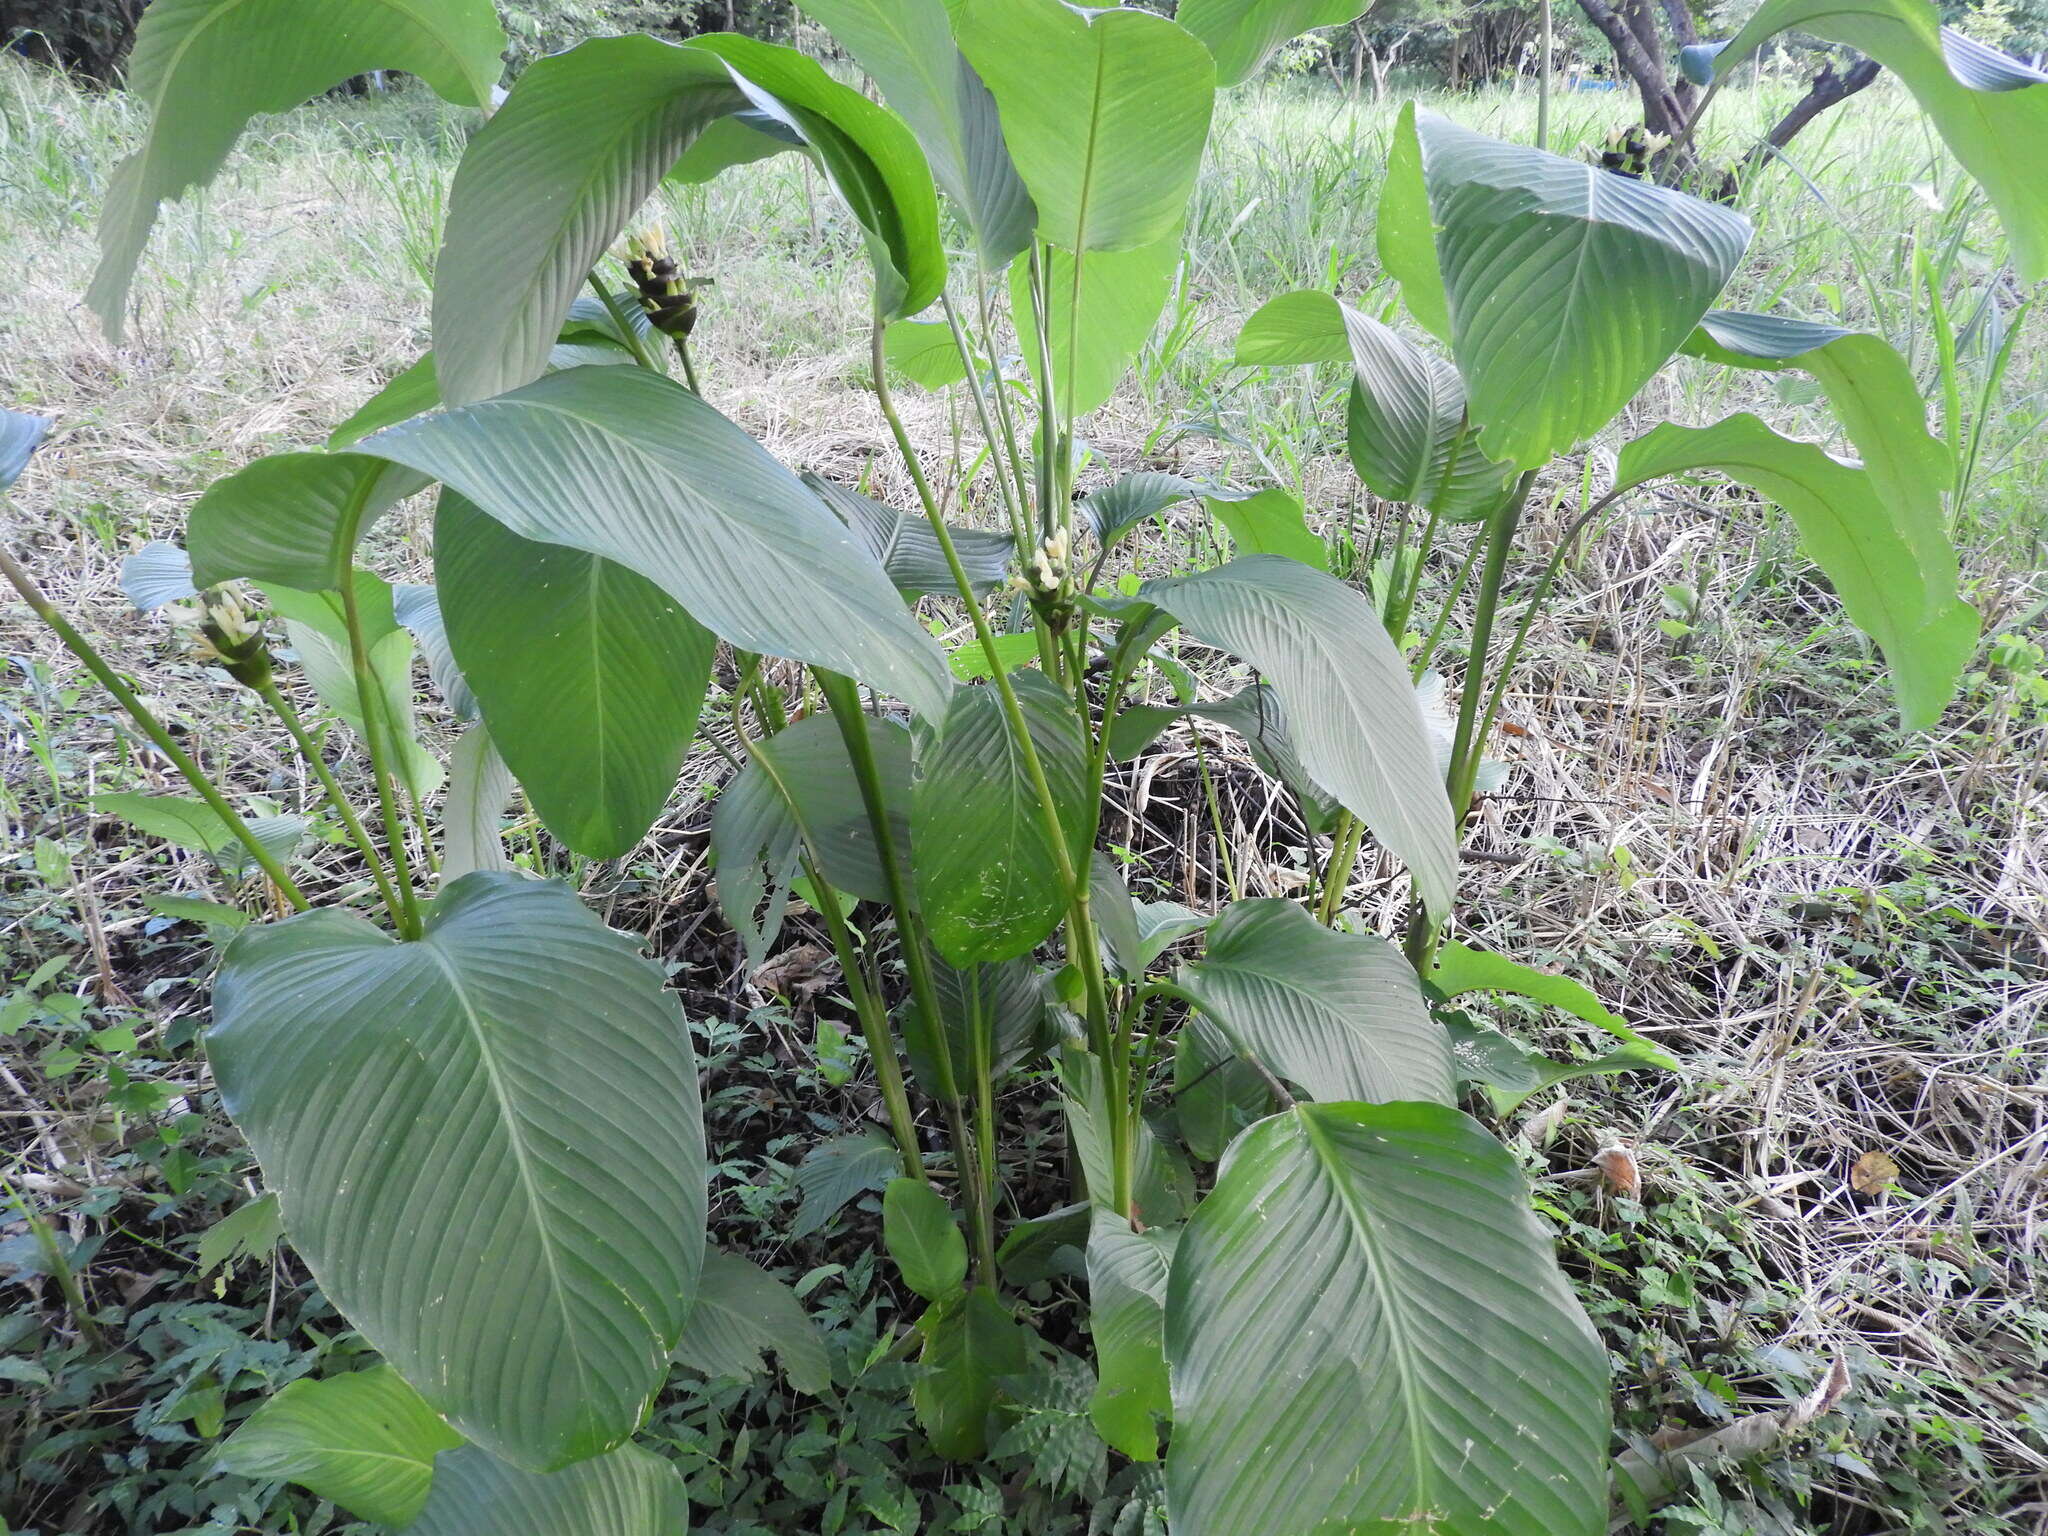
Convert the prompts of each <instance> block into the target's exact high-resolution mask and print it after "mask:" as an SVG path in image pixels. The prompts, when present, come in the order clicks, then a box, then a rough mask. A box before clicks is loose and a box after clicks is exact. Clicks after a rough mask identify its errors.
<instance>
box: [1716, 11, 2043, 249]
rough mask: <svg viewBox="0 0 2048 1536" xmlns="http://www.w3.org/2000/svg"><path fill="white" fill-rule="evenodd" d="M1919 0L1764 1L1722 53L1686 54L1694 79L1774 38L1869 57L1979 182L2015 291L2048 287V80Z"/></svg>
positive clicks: (1724, 67) (1718, 70) (1720, 68)
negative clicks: (1817, 41) (2046, 165)
mask: <svg viewBox="0 0 2048 1536" xmlns="http://www.w3.org/2000/svg"><path fill="white" fill-rule="evenodd" d="M1941 16H1942V13H1941V11H1940V10H1939V9H1938V8H1937V7H1935V6H1932V5H1928V4H1926V3H1925V0H1849V3H1842V0H1767V3H1766V4H1764V5H1762V6H1759V7H1758V8H1757V10H1756V11H1755V13H1754V14H1752V15H1751V16H1750V18H1749V22H1748V24H1747V25H1745V26H1744V27H1743V29H1742V30H1741V31H1740V32H1738V33H1736V34H1735V36H1734V37H1733V38H1731V39H1729V41H1728V42H1726V43H1725V44H1720V45H1714V44H1702V45H1700V46H1698V47H1694V48H1688V49H1687V50H1685V51H1686V54H1687V55H1688V57H1687V60H1686V62H1687V63H1688V64H1689V65H1690V66H1691V67H1692V73H1694V74H1695V75H1696V76H1698V77H1700V78H1702V79H1711V78H1712V76H1713V75H1715V74H1717V73H1723V72H1726V71H1728V70H1732V69H1734V68H1735V67H1736V66H1738V65H1740V64H1741V63H1743V62H1744V61H1745V60H1747V59H1748V58H1749V57H1750V56H1751V55H1752V54H1754V53H1755V52H1756V51H1757V49H1759V48H1760V47H1762V46H1763V44H1764V43H1765V42H1766V41H1767V40H1768V39H1770V38H1772V37H1774V36H1776V35H1777V34H1778V33H1780V32H1789V31H1797V32H1805V33H1808V34H1809V35H1811V36H1814V37H1818V38H1824V39H1825V40H1826V41H1828V42H1831V43H1840V44H1842V45H1843V46H1845V47H1849V48H1854V49H1855V50H1856V51H1857V52H1859V53H1865V54H1868V55H1869V56H1870V57H1871V58H1873V59H1875V60H1877V62H1878V63H1880V64H1882V65H1883V66H1884V67H1885V68H1886V69H1888V70H1890V71H1891V72H1892V73H1893V74H1895V75H1897V76H1898V77H1899V79H1901V80H1902V81H1904V82H1905V85H1906V89H1907V90H1909V91H1911V92H1912V93H1913V98H1914V100H1916V101H1918V102H1919V103H1920V110H1921V111H1923V112H1925V113H1926V114H1927V116H1928V118H1929V119H1930V120H1931V121H1932V122H1933V124H1934V127H1935V131H1936V132H1938V133H1939V134H1940V135H1941V137H1942V140H1943V142H1944V143H1946V144H1947V145H1948V148H1949V152H1950V153H1951V154H1953V155H1954V156H1955V157H1956V159H1957V160H1959V161H1961V162H1962V166H1963V169H1964V170H1966V171H1968V172H1969V173H1970V174H1971V175H1972V176H1974V177H1976V179H1977V184H1978V185H1979V186H1981V187H1983V189H1984V195H1985V196H1986V197H1987V198H1989V199H1990V200H1991V206H1992V207H1993V208H1995V209H1997V210H1998V217H1999V219H2000V221H2001V222H2002V223H2003V224H2004V225H2005V232H2006V238H2007V239H2008V240H2010V241H2011V242H2012V250H2013V265H2014V266H2015V267H2017V268H2018V269H2019V278H2020V282H2021V283H2023V284H2026V283H2037V282H2039V281H2040V280H2041V279H2042V278H2044V277H2048V178H2044V177H2043V176H2042V174H2041V145H2042V143H2043V142H2044V141H2048V75H2044V74H2043V73H2041V71H2040V70H2038V69H2033V68H2029V67H2028V66H2027V65H2025V64H2023V63H2021V62H2020V61H2019V60H2018V59H2016V58H2014V57H2012V56H2011V55H2010V54H2007V53H2002V52H2000V51H1999V50H1998V49H1996V48H1991V47H1987V46H1986V45H1985V44H1983V43H1980V42H1977V41H1975V40H1974V39H1972V38H1968V37H1965V36H1964V35H1963V34H1962V33H1960V32H1958V31H1956V30H1955V28H1953V27H1945V26H1943V25H1942V24H1941Z"/></svg>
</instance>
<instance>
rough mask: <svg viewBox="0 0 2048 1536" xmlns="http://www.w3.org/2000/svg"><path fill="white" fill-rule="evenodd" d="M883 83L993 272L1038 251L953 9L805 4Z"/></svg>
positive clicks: (933, 4) (876, 1)
mask: <svg viewBox="0 0 2048 1536" xmlns="http://www.w3.org/2000/svg"><path fill="white" fill-rule="evenodd" d="M802 9H803V10H805V11H807V12H809V13H810V14H811V15H812V16H814V17H816V18H817V19H818V20H819V21H821V22H823V23H824V24H825V28H826V30H827V31H829V32H830V33H831V34H832V36H833V38H834V40H836V41H837V42H838V43H839V44H840V46H841V47H843V48H845V49H846V51H847V52H848V53H850V54H852V55H853V57H854V59H855V60H856V61H857V62H858V63H859V64H860V67H861V68H862V69H864V70H866V71H867V72H868V73H869V74H870V75H872V76H873V77H874V81H875V84H876V85H878V86H880V87H881V88H882V95H883V97H884V98H885V99H886V100H887V101H888V103H889V105H890V106H892V107H894V108H895V109H896V110H897V112H899V113H900V114H901V115H902V117H903V120H904V121H905V122H906V123H908V124H909V125H910V131H911V132H912V133H914V134H916V135H917V142H918V143H919V144H920V145H922V146H923V147H924V152H925V156H926V158H928V159H929V160H930V161H931V166H932V174H933V175H934V176H935V177H937V178H938V183H939V185H940V186H942V187H944V188H945V189H946V195H947V196H948V197H950V198H952V199H953V202H954V204H955V206H957V207H958V208H959V210H960V216H961V217H962V218H963V219H964V220H965V221H966V223H967V227H968V228H969V229H970V230H971V231H973V234H974V243H975V247H976V249H977V251H978V252H979V253H980V256H981V263H982V265H983V266H984V267H986V268H988V269H990V270H991V271H993V270H995V269H996V268H999V267H1002V266H1005V265H1007V264H1008V262H1009V260H1010V258H1011V257H1013V256H1015V255H1016V254H1017V253H1018V252H1019V251H1021V250H1023V249H1024V247H1025V246H1027V245H1029V244H1030V243H1031V225H1032V218H1033V214H1034V210H1033V208H1032V206H1031V194H1030V193H1029V192H1026V191H1025V190H1024V183H1023V182H1022V181H1021V180H1019V179H1018V176H1017V170H1016V167H1015V166H1013V165H1011V163H1010V152H1009V149H1008V147H1007V146H1006V145H1005V144H1004V143H1003V129H1002V123H1001V122H1000V120H999V119H998V117H997V115H996V104H995V99H994V98H993V97H992V96H990V95H989V93H988V87H987V86H986V85H983V84H982V82H981V76H980V75H978V74H976V73H975V72H974V66H973V65H971V64H969V63H968V62H967V60H966V59H965V58H963V57H962V56H961V53H960V50H959V48H958V46H957V45H956V44H955V43H954V41H953V30H952V22H951V19H950V17H949V16H948V15H947V10H946V0H802Z"/></svg>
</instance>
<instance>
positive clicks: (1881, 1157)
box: [1849, 1152, 1899, 1195]
mask: <svg viewBox="0 0 2048 1536" xmlns="http://www.w3.org/2000/svg"><path fill="white" fill-rule="evenodd" d="M1898 1181H1899V1165H1898V1164H1897V1163H1895V1162H1893V1161H1892V1159H1891V1157H1890V1156H1889V1155H1888V1154H1886V1153H1883V1152H1866V1153H1864V1154H1863V1155H1862V1156H1861V1157H1859V1158H1857V1159H1856V1162H1855V1165H1854V1166H1853V1167H1851V1168H1850V1170H1849V1187H1850V1188H1851V1189H1853V1190H1855V1191H1856V1193H1857V1194H1859V1195H1881V1194H1883V1193H1884V1192H1885V1191H1886V1190H1887V1189H1889V1188H1891V1187H1892V1185H1894V1184H1896V1183H1897V1182H1898Z"/></svg>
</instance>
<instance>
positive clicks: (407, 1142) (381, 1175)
mask: <svg viewBox="0 0 2048 1536" xmlns="http://www.w3.org/2000/svg"><path fill="white" fill-rule="evenodd" d="M206 1039H207V1053H208V1056H209V1058H210V1059H211V1061H212V1063H213V1070H214V1075H215V1077H216V1079H217V1080H218V1082H219V1084H220V1090H221V1098H222V1101H223V1102H224V1103H225V1104H226V1106H227V1109H228V1112H229V1113H230V1114H231V1115H233V1116H234V1119H235V1123H236V1124H237V1125H238V1126H240V1127H241V1129H242V1131H243V1133H244V1134H245V1135H247V1136H248V1138H249V1143H250V1145H251V1146H252V1147H254V1148H255V1151H256V1156H257V1158H258V1159H259V1160H260V1161H261V1163H262V1165H263V1172H264V1179H265V1182H266V1183H267V1184H268V1185H269V1186H270V1187H271V1188H273V1189H275V1190H276V1191H277V1192H278V1195H279V1197H280V1199H281V1200H282V1202H283V1209H284V1219H285V1230H286V1232H287V1233H288V1234H289V1235H290V1238H291V1241H292V1246H293V1247H295V1248H296V1249H297V1250H298V1252H299V1254H300V1256H301V1257H302V1258H304V1259H305V1261H306V1263H307V1265H308V1266H309V1267H310V1268H311V1269H312V1271H313V1274H314V1276H315V1278H316V1279H317V1280H318V1281H319V1283H320V1288H321V1289H322V1290H323V1291H324V1292H326V1294H327V1295H328V1297H329V1298H330V1299H331V1300H332V1301H333V1302H334V1304H335V1306H337V1307H338V1308H339V1309H340V1310H341V1312H342V1313H343V1315H344V1316H346V1317H347V1318H348V1320H349V1321H350V1322H351V1323H352V1324H353V1325H354V1326H355V1327H356V1328H357V1329H358V1330H359V1331H360V1332H361V1333H362V1334H363V1336H364V1337H365V1338H367V1339H369V1340H370V1342H371V1343H372V1344H374V1345H376V1346H377V1348H378V1349H379V1350H380V1351H382V1352H383V1354H384V1355H385V1357H386V1358H387V1359H389V1360H390V1361H391V1363H392V1364H393V1365H395V1366H397V1367H398V1369H399V1371H400V1372H401V1373H402V1374H403V1375H404V1376H405V1378H406V1379H407V1380H408V1381H410V1382H411V1383H412V1384H413V1386H415V1387H416V1388H418V1389H419V1391H420V1394H421V1396H423V1397H424V1398H425V1399H426V1400H427V1401H428V1403H430V1404H431V1405H432V1406H433V1407H434V1408H435V1409H436V1410H437V1411H438V1412H440V1413H442V1414H443V1415H445V1416H446V1417H447V1418H448V1419H449V1420H450V1421H451V1422H453V1423H454V1424H455V1425H456V1427H457V1428H459V1429H460V1430H462V1432H463V1433H464V1434H466V1435H467V1436H468V1437H469V1438H470V1439H471V1440H474V1441H476V1442H477V1443H478V1444H480V1445H483V1446H486V1447H488V1448H489V1449H491V1450H492V1451H493V1452H495V1453H496V1454H498V1455H500V1456H504V1457H506V1458H509V1459H510V1460H512V1461H515V1462H518V1463H519V1464H520V1465H522V1466H527V1467H532V1468H535V1469H541V1470H545V1469H548V1468H552V1467H559V1466H563V1465H565V1464H567V1463H569V1462H572V1461H577V1460H579V1459H581V1458H583V1457H587V1456H594V1455H596V1454H598V1453H599V1452H601V1451H604V1450H607V1449H609V1448H610V1447H612V1446H614V1445H617V1444H618V1443H619V1442H620V1441H622V1440H624V1439H625V1438H626V1437H627V1436H628V1435H630V1434H631V1433H632V1432H633V1430H634V1428H635V1427H636V1426H637V1425H638V1424H639V1422H640V1419H641V1415H642V1414H643V1412H644V1411H645V1409H646V1406H647V1403H648V1401H649V1400H650V1399H651V1398H652V1397H653V1394H654V1392H655V1389H656V1388H657V1387H659V1386H660V1384H661V1382H662V1379H663V1377H664V1375H665V1374H666V1372H667V1368H668V1356H669V1351H670V1350H671V1349H673V1348H674V1347H675V1342H676V1339H677V1337H678V1336H679V1335H680V1334H681V1332H682V1328H683V1322H684V1319H685V1317H686V1316H687V1315H688V1312H689V1306H690V1298H691V1296H692V1295H693V1293H694V1291H695V1289H696V1280H697V1272H698V1267H699V1264H700V1263H701V1261H702V1257H703V1246H704V1208H705V1194H704V1170H705V1162H704V1135H703V1129H702V1125H701V1120H700V1115H699V1109H698V1095H697V1073H696V1063H695V1060H694V1058H693V1056H692V1053H691V1050H690V1037H689V1031H688V1029H687V1027H686V1026H685V1025H684V1023H683V1020H682V1017H681V1015H680V1014H679V1012H678V1010H677V1008H676V1006H675V1003H674V1000H673V999H671V998H670V997H668V996H667V995H666V994H665V993H664V992H663V990H662V985H661V977H660V973H659V972H658V971H656V969H655V968H654V967H653V966H652V965H650V964H648V963H647V962H646V961H644V960H643V959H641V958H640V956H639V954H638V952H637V951H636V949H635V947H634V945H633V943H632V942H631V941H630V940H628V939H626V938H625V937H624V936H623V935H621V934H617V933H614V932H612V931H611V930H610V929H608V928H606V927H605V926H604V925H603V924H601V923H599V922H598V921H597V919H596V918H594V917H592V916H591V915H590V914H589V913H588V912H587V911H585V910H584V909H583V907H582V905H581V904H580V903H579V902H578V901H577V900H576V898H575V896H574V895H573V894H572V893H571V892H570V891H569V890H568V889H567V888H566V887H564V886H560V885H554V884H546V883H541V882H538V881H532V880H527V879H524V878H522V877H519V876H515V875H502V874H481V873H480V874H473V875H467V876H464V877H463V878H462V879H460V880H458V881H456V882H455V883H454V884H453V885H451V886H450V887H449V888H448V890H447V892H446V893H445V894H444V895H442V896H441V897H440V899H439V900H437V901H436V902H435V903H434V906H433V909H432V912H431V915H430V916H429V919H428V922H427V928H426V932H425V935H424V937H422V938H421V939H419V940H418V941H417V942H414V943H398V942H396V941H395V940H393V939H392V938H391V937H390V936H389V935H388V934H385V933H383V932H381V931H379V930H378V929H376V928H373V927H371V926H370V925H369V924H368V923H365V922H363V921H362V920H361V919H360V918H356V917H352V916H350V915H348V914H346V913H342V912H339V911H336V910H333V909H331V908H329V909H322V910H318V911H314V912H308V913H304V914H302V915H300V916H298V917H295V918H291V919H289V920H287V921H285V922H282V923H277V924H272V925H267V926H264V927H259V928H252V929H249V930H248V931H246V932H245V933H243V934H242V936H241V937H240V938H238V939H237V940H236V941H235V942H234V944H232V945H231V946H230V947H229V950H228V954H227V956H226V958H225V960H224V961H223V962H222V965H221V969H220V978H219V981H218V983H217V984H216V987H215V991H214V1023H213V1027H212V1028H211V1029H210V1030H209V1031H208V1032H207V1037H206Z"/></svg>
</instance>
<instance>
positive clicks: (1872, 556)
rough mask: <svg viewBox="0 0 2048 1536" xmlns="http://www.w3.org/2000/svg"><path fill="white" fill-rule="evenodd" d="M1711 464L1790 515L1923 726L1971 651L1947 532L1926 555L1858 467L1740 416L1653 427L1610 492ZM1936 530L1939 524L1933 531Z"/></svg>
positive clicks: (1624, 454) (1914, 724) (1624, 457)
mask: <svg viewBox="0 0 2048 1536" xmlns="http://www.w3.org/2000/svg"><path fill="white" fill-rule="evenodd" d="M1700 469H1708V470H1717V471H1719V472H1720V473H1722V474H1724V475H1727V476H1728V477H1729V478H1731V479H1734V480H1739V481H1740V482H1741V483H1742V484H1744V485H1746V486H1748V487H1750V489H1752V490H1754V491H1756V492H1757V493H1758V494H1759V495H1763V496H1767V497H1769V498H1770V499H1771V500H1772V501H1774V502H1776V503H1777V504H1778V505H1779V506H1781V507H1783V508H1784V509H1785V510H1786V511H1787V512H1789V513H1790V514H1791V515H1792V521H1793V522H1794V523H1795V524H1796V525H1797V526H1798V528H1799V542H1800V544H1801V545H1802V546H1803V547H1804V548H1805V550H1806V552H1807V553H1808V554H1809V555H1811V556H1812V557H1813V559H1814V562H1815V563H1816V564H1817V565H1819V566H1820V568H1821V569H1822V570H1823V571H1825V572H1827V575H1828V579H1829V580H1830V581H1832V582H1833V583H1834V586H1835V594H1836V596H1838V597H1839V598H1840V599H1841V601H1842V608H1843V610H1844V611H1845V612H1846V613H1847V614H1848V615H1849V619H1850V621H1851V622H1852V623H1854V624H1855V625H1856V627H1857V628H1858V629H1860V630H1862V631H1863V632H1864V633H1865V634H1866V635H1869V636H1870V637H1871V639H1873V640H1875V641H1876V642H1877V643H1878V646H1879V648H1880V649H1882V650H1883V652H1884V656H1885V660H1886V662H1887V663H1888V664H1889V666H1890V671H1891V682H1892V689H1893V692H1894V693H1896V694H1897V696H1898V700H1899V713H1900V715H1901V716H1902V717H1903V720H1904V723H1905V726H1906V728H1907V729H1908V730H1924V729H1926V728H1927V727H1929V726H1931V725H1933V724H1934V723H1935V721H1936V720H1938V719H1939V718H1940V716H1941V711H1942V709H1943V708H1944V707H1945V706H1946V705H1947V704H1948V701H1949V700H1950V699H1951V698H1953V697H1954V696H1955V690H1956V683H1957V680H1958V679H1959V678H1960V677H1961V676H1962V670H1963V667H1964V666H1965V665H1966V664H1967V663H1968V661H1969V659H1970V657H1971V655H1972V654H1973V653H1974V652H1975V651H1976V648H1977V634H1978V616H1977V610H1976V609H1974V608H1972V607H1970V605H1969V604H1967V603H1965V602H1963V601H1962V600H1961V599H1960V598H1959V597H1957V596H1956V588H1955V575H1954V571H1955V566H1954V563H1953V562H1954V559H1955V556H1954V554H1953V552H1950V551H1948V549H1947V544H1946V540H1943V541H1942V548H1941V551H1940V552H1938V553H1935V554H1933V555H1930V554H1929V553H1928V551H1927V550H1926V549H1925V548H1924V547H1923V546H1924V542H1925V539H1924V534H1925V532H1926V530H1925V529H1924V528H1923V529H1922V530H1921V532H1922V535H1923V537H1921V538H1916V537H1914V536H1911V535H1909V532H1908V530H1907V529H1906V528H1905V527H1902V526H1901V524H1900V522H1899V521H1898V520H1897V518H1896V517H1895V515H1894V512H1893V510H1892V508H1891V507H1890V506H1888V505H1887V501H1886V498H1885V497H1884V496H1883V495H1882V494H1881V492H1880V482H1878V481H1877V480H1876V479H1875V478H1874V477H1873V474H1872V471H1871V470H1867V469H1865V468H1864V467H1862V466H1861V465H1857V464H1854V463H1848V462H1845V461H1843V460H1841V459H1838V458H1835V457H1834V456H1833V455H1832V454H1830V453H1828V452H1827V451H1826V450H1825V449H1823V448H1822V447H1821V446H1820V445H1819V444H1817V443H1803V442H1797V441H1795V440H1794V439H1792V438H1789V437H1784V436H1782V435H1780V434H1779V433H1777V432H1776V431H1774V430H1772V428H1771V427H1769V426H1768V425H1766V424H1765V423H1764V422H1763V421H1761V420H1759V419H1758V418H1757V417H1755V416H1752V415H1750V414H1748V413H1747V412H1743V413H1740V414H1738V415H1734V416H1730V417H1727V418H1725V419H1724V420H1721V421H1718V422H1716V423H1714V425H1712V426H1710V427H1681V426H1678V425H1676V424H1674V423H1671V422H1666V423H1664V424H1663V425H1662V426H1659V427H1655V428H1653V429H1651V430H1650V431H1649V432H1646V433H1645V434H1644V435H1643V436H1641V437H1639V438H1637V439H1636V440H1635V441H1634V442H1632V443H1629V444H1628V445H1627V446H1626V447H1624V448H1623V449H1622V451H1621V458H1620V462H1619V464H1618V465H1617V467H1616V485H1617V488H1625V487H1627V486H1631V485H1640V484H1641V483H1642V482H1644V481H1645V480H1654V479H1658V478H1660V477H1662V476H1665V475H1672V474H1681V473H1685V472H1687V471H1690V470H1700ZM1937 533H1938V530H1937Z"/></svg>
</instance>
